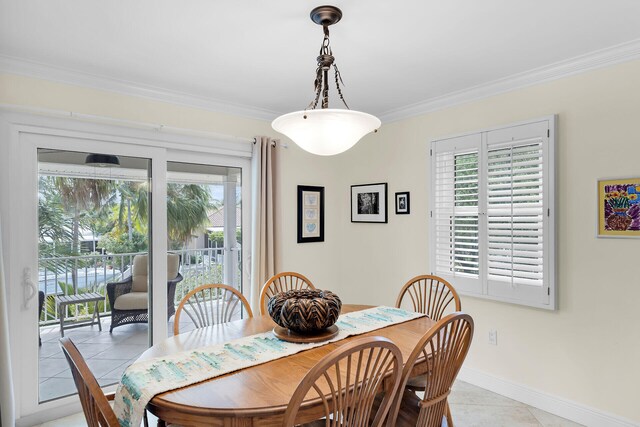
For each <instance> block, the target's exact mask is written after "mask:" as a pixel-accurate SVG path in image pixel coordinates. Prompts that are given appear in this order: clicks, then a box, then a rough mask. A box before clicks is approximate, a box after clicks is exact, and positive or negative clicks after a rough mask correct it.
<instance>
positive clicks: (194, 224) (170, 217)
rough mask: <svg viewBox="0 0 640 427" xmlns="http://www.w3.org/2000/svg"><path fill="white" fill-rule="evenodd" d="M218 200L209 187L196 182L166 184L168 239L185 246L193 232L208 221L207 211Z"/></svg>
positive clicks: (215, 206) (215, 204) (217, 202)
mask: <svg viewBox="0 0 640 427" xmlns="http://www.w3.org/2000/svg"><path fill="white" fill-rule="evenodd" d="M219 205H220V202H219V201H217V200H213V199H212V198H211V194H210V193H209V189H208V188H207V187H206V186H203V185H197V184H175V183H174V184H168V185H167V226H168V230H167V231H168V234H169V239H170V240H171V241H174V242H180V243H182V245H183V246H186V244H187V242H188V241H189V239H190V238H191V237H192V236H193V233H194V232H196V231H197V230H199V229H203V228H204V227H205V226H206V225H207V224H208V222H209V211H210V210H211V209H216V208H218V207H219Z"/></svg>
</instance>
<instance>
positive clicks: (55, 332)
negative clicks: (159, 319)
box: [38, 314, 239, 402]
mask: <svg viewBox="0 0 640 427" xmlns="http://www.w3.org/2000/svg"><path fill="white" fill-rule="evenodd" d="M238 318H239V314H238ZM110 320H111V319H110V318H108V317H107V318H106V319H103V320H102V331H100V330H99V329H98V326H97V325H94V326H84V327H81V328H76V329H69V330H65V333H64V334H65V336H66V337H70V338H71V339H72V340H73V342H74V344H75V345H76V346H77V347H78V350H80V353H81V354H82V356H83V357H84V358H85V360H86V361H87V365H89V368H91V372H93V374H94V375H95V377H96V378H97V380H98V383H99V384H100V385H101V386H103V387H104V386H107V385H111V384H116V383H118V381H120V378H121V377H122V373H123V372H124V370H125V369H126V368H127V366H129V365H130V364H131V363H133V362H135V361H136V359H137V358H138V356H140V354H142V352H144V351H145V350H146V349H147V348H148V344H147V343H148V337H147V334H148V331H149V329H148V326H147V324H145V323H134V324H130V325H123V326H119V327H117V328H115V329H114V330H113V332H112V333H109V327H110V326H111V321H110ZM167 328H168V335H169V336H171V335H173V317H172V318H171V320H170V321H169V322H168V325H167ZM194 328H195V325H194V324H193V323H192V322H191V321H190V320H189V318H188V317H187V316H183V317H182V318H181V320H180V332H187V331H190V330H192V329H194ZM40 338H41V339H42V346H40V350H39V361H38V362H39V366H38V369H39V370H38V376H39V384H40V387H39V388H40V390H39V393H40V394H39V396H40V401H41V402H46V401H48V400H52V399H57V398H60V397H64V396H68V395H70V394H75V393H76V386H75V384H74V382H73V378H72V376H71V371H70V370H69V365H68V364H67V360H66V359H65V357H64V355H63V354H62V350H61V349H60V344H59V343H58V341H59V340H60V328H59V327H58V326H57V325H53V326H46V327H41V329H40Z"/></svg>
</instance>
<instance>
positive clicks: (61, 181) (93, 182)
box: [52, 176, 113, 292]
mask: <svg viewBox="0 0 640 427" xmlns="http://www.w3.org/2000/svg"><path fill="white" fill-rule="evenodd" d="M52 184H53V186H54V187H55V189H56V190H57V191H58V194H59V195H60V199H61V201H62V207H63V209H64V210H65V212H67V213H68V214H70V215H71V253H72V254H73V255H77V254H79V253H80V248H79V246H80V225H81V221H82V219H83V217H86V216H87V214H88V213H89V212H90V211H91V210H92V209H93V210H95V211H98V210H100V208H101V207H102V205H103V204H104V203H107V202H108V201H109V200H110V199H111V196H112V194H113V184H112V181H107V180H102V179H86V178H67V177H61V176H57V177H54V178H53V183H52ZM71 280H72V283H73V289H74V292H77V290H78V272H77V268H73V270H72V271H71Z"/></svg>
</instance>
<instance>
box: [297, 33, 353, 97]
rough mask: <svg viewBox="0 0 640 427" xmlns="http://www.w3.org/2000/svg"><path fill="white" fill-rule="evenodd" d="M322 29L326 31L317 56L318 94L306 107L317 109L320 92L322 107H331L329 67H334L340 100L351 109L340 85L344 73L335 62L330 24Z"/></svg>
mask: <svg viewBox="0 0 640 427" xmlns="http://www.w3.org/2000/svg"><path fill="white" fill-rule="evenodd" d="M322 29H323V31H324V38H323V39H322V45H321V46H320V54H319V55H318V58H317V61H318V67H317V68H316V78H315V80H314V82H313V85H314V88H315V92H316V96H315V98H314V99H313V101H311V102H310V103H309V105H308V106H307V108H306V109H307V110H308V109H312V110H315V109H316V107H317V106H318V102H319V101H320V93H322V108H323V109H324V108H329V69H330V68H331V67H333V70H334V73H335V82H336V88H337V90H338V95H339V96H340V100H341V101H342V103H343V104H344V106H345V107H347V109H348V110H350V108H349V106H348V105H347V102H346V101H345V99H344V95H343V94H342V88H341V87H340V83H342V85H343V86H344V82H343V81H342V75H341V74H340V71H339V70H338V66H337V65H336V64H335V63H334V61H335V58H334V56H333V52H332V50H331V46H330V44H331V40H330V39H329V26H328V25H323V26H322Z"/></svg>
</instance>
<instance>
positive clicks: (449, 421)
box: [446, 400, 453, 427]
mask: <svg viewBox="0 0 640 427" xmlns="http://www.w3.org/2000/svg"><path fill="white" fill-rule="evenodd" d="M446 415H447V427H453V418H451V408H449V401H448V400H447V411H446Z"/></svg>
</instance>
